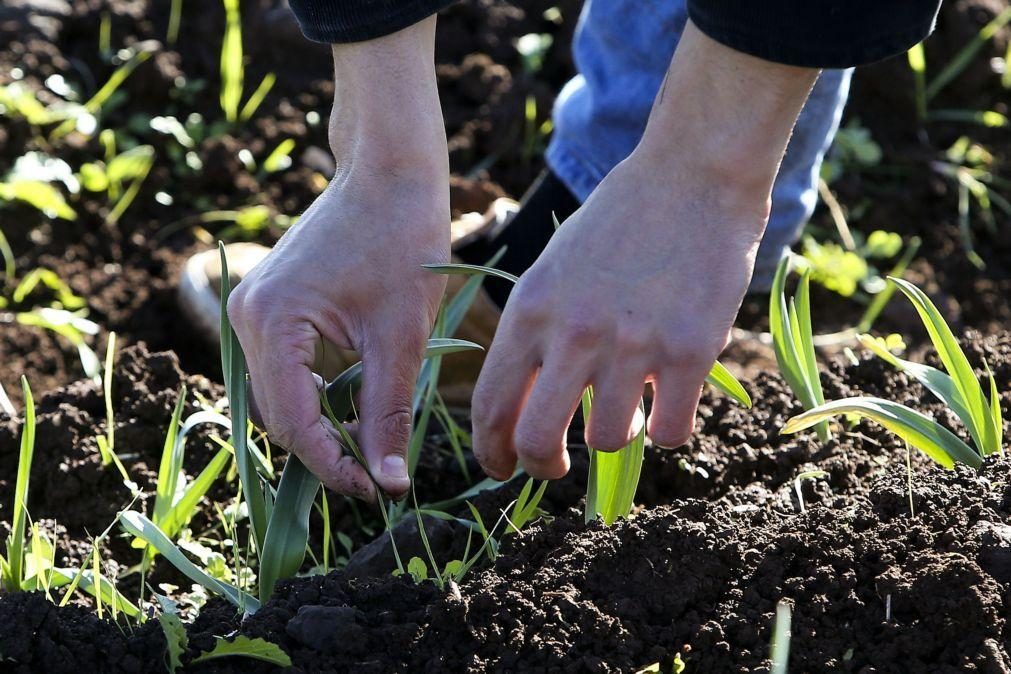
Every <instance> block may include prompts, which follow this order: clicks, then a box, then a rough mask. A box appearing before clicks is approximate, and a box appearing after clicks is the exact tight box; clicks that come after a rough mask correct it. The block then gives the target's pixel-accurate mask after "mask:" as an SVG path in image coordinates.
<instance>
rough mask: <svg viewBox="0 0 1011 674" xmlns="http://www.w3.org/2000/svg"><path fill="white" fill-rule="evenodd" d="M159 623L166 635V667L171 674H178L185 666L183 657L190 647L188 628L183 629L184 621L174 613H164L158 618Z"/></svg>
mask: <svg viewBox="0 0 1011 674" xmlns="http://www.w3.org/2000/svg"><path fill="white" fill-rule="evenodd" d="M158 623H159V624H160V625H161V630H162V632H164V633H165V657H166V658H167V662H166V663H165V666H166V667H168V670H169V672H170V673H171V674H176V672H177V671H178V670H179V668H180V667H182V666H183V661H182V656H183V654H184V653H185V652H186V648H187V647H188V646H189V641H190V640H189V636H188V635H187V634H186V628H185V627H183V621H182V620H180V619H179V616H177V615H175V614H173V613H162V614H161V615H160V616H158Z"/></svg>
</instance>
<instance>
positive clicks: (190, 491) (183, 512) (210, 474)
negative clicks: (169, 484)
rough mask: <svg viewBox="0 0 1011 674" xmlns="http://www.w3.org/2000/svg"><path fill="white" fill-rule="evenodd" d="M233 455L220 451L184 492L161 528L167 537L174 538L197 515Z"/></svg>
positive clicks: (163, 521) (166, 516)
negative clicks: (200, 504)
mask: <svg viewBox="0 0 1011 674" xmlns="http://www.w3.org/2000/svg"><path fill="white" fill-rule="evenodd" d="M231 456H232V453H231V452H229V451H228V450H227V449H224V448H222V449H219V450H218V452H217V453H216V454H215V455H214V457H213V458H211V460H210V462H209V463H208V464H207V466H205V467H204V469H203V470H202V471H200V474H199V475H197V477H196V479H195V480H193V482H192V483H190V485H189V486H188V487H187V488H186V489H185V490H184V491H183V494H182V496H180V497H179V500H178V501H177V502H176V503H175V504H174V505H173V506H172V508H171V510H169V511H168V512H167V513H166V514H165V517H164V519H163V520H162V522H161V523H160V526H161V528H162V530H163V531H164V532H165V534H166V535H167V536H169V537H170V538H174V537H175V536H176V535H178V533H179V532H180V531H181V530H182V528H183V527H184V526H186V524H187V523H188V522H189V521H190V519H191V518H192V517H193V516H194V515H195V514H196V513H197V505H198V504H199V503H200V499H202V498H203V497H204V496H205V495H206V494H207V492H208V491H210V488H211V486H212V485H213V484H214V481H215V480H217V479H218V476H219V475H221V472H222V471H223V470H224V469H225V466H226V465H228V460H229V459H230V458H231Z"/></svg>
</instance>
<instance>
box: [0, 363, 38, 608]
mask: <svg viewBox="0 0 1011 674" xmlns="http://www.w3.org/2000/svg"><path fill="white" fill-rule="evenodd" d="M21 391H22V393H23V395H24V401H25V421H24V424H23V425H22V427H21V449H20V451H19V452H18V473H17V479H16V481H15V483H14V505H13V511H14V516H13V518H12V521H11V532H10V534H9V535H8V536H7V548H6V551H5V552H6V554H5V555H4V556H3V557H0V579H2V580H3V585H4V587H5V588H6V589H7V591H9V592H12V591H15V590H20V589H21V588H22V586H23V585H24V582H25V575H24V563H25V523H26V522H27V520H28V485H29V481H30V479H31V472H32V458H33V457H34V456H35V399H34V398H33V397H32V389H31V387H30V386H29V385H28V379H27V378H25V377H24V376H22V377H21Z"/></svg>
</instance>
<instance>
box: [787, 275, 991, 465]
mask: <svg viewBox="0 0 1011 674" xmlns="http://www.w3.org/2000/svg"><path fill="white" fill-rule="evenodd" d="M890 280H891V281H892V282H893V283H895V284H896V285H898V287H899V289H900V290H901V291H902V292H903V294H905V295H906V297H907V298H909V300H910V301H911V302H912V303H913V306H914V307H916V311H917V313H919V315H920V319H921V320H922V321H923V324H924V326H925V327H926V328H927V333H928V334H929V335H930V340H931V342H933V344H934V348H935V349H937V353H938V356H939V357H940V359H941V362H942V363H944V367H945V370H947V373H945V372H942V371H941V370H938V369H936V368H933V367H929V366H927V365H921V364H919V363H913V362H911V361H907V360H904V359H901V358H899V357H898V356H895V355H894V354H892V353H891V352H890V351H889V350H888V349H887V348H886V347H885V345H884V344H883V343H881V342H878V341H877V340H874V339H871V338H868V337H866V336H864V337H863V338H862V339H861V341H862V342H863V344H864V345H865V346H867V347H868V348H870V349H871V350H872V351H873V352H874V353H875V354H877V355H878V356H879V357H880V358H882V359H884V360H886V361H888V362H889V363H891V364H892V365H894V366H895V367H897V368H899V369H900V370H903V371H904V372H907V373H908V374H910V375H911V376H913V377H914V378H915V379H917V381H919V382H920V383H921V384H923V386H924V387H925V388H926V389H927V390H928V391H930V392H931V393H933V394H934V396H936V397H937V398H938V399H939V400H941V401H942V402H943V403H944V404H946V405H947V406H948V407H949V408H950V409H951V410H952V411H953V412H955V414H956V415H958V417H959V419H961V420H962V423H963V424H965V426H966V428H967V429H968V430H969V434H970V435H971V436H972V439H973V442H974V443H975V445H976V451H973V450H972V449H970V448H969V446H968V445H966V444H965V443H964V442H962V441H961V440H960V439H959V438H958V437H957V436H956V435H955V434H953V433H952V432H951V431H949V430H948V429H946V428H944V427H943V426H941V425H940V424H938V423H937V422H936V421H934V420H933V419H930V418H929V417H927V416H925V415H923V414H921V413H920V412H917V411H916V410H913V409H910V408H908V407H906V406H904V405H900V404H898V403H894V402H890V401H887V400H882V399H880V398H872V397H863V398H845V399H843V400H836V401H834V402H830V403H826V404H823V405H820V406H818V407H816V408H814V409H811V410H809V411H807V412H805V413H804V414H801V415H799V416H796V417H794V418H792V419H790V420H789V421H788V422H787V423H786V426H785V427H784V428H783V430H782V432H783V433H795V432H797V431H800V430H803V429H805V428H809V427H811V426H812V425H814V424H817V423H823V422H824V421H825V420H826V419H828V418H830V417H832V416H835V415H838V414H850V415H855V416H858V417H867V418H869V419H871V420H873V421H876V422H878V423H879V424H881V425H882V426H884V427H885V428H887V429H888V430H890V431H891V432H893V433H895V434H896V435H898V436H899V437H900V438H902V439H903V440H905V441H906V442H908V443H909V444H911V445H912V446H914V447H916V448H917V449H919V450H920V451H922V452H924V453H925V454H926V455H927V456H929V457H930V458H931V459H933V460H934V461H936V462H937V463H938V464H940V465H941V466H944V467H945V468H953V467H954V465H955V463H964V464H966V465H968V466H971V467H973V468H979V467H980V466H981V465H982V463H983V458H985V457H987V456H989V455H991V454H994V453H997V452H1000V453H1003V451H1004V450H1003V446H1002V439H1003V421H1002V419H1001V409H1000V396H999V393H998V391H997V383H996V381H995V380H994V378H993V373H991V372H990V368H989V366H986V370H987V377H988V379H989V382H990V399H989V400H987V396H986V394H985V393H984V392H983V388H982V386H980V384H979V380H978V379H977V378H976V374H975V372H974V371H973V369H972V366H970V365H969V361H968V359H967V358H966V356H965V353H963V351H962V349H961V347H960V346H959V345H958V341H957V340H956V339H955V336H954V334H952V332H951V328H949V327H948V324H947V323H945V321H944V318H943V317H942V316H941V314H940V312H938V310H937V307H935V306H934V304H933V302H931V301H930V298H928V297H927V296H926V295H925V294H924V293H923V291H921V290H920V289H919V288H917V287H916V286H915V285H913V284H912V283H909V282H908V281H903V280H902V279H896V278H892V279H890ZM984 365H986V363H984Z"/></svg>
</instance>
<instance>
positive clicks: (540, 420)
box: [515, 356, 589, 480]
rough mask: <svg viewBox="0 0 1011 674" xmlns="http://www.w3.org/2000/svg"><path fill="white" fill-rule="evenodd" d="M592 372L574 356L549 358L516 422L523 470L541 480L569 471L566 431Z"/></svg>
mask: <svg viewBox="0 0 1011 674" xmlns="http://www.w3.org/2000/svg"><path fill="white" fill-rule="evenodd" d="M588 379H589V375H588V374H585V373H584V371H583V369H582V368H578V367H573V362H572V359H570V358H564V357H561V356H551V357H549V358H548V359H546V361H545V363H544V366H542V367H541V370H540V372H539V373H538V375H537V381H536V382H535V383H534V385H533V389H532V390H531V391H530V396H529V398H527V401H526V404H525V405H524V406H523V412H522V413H521V414H520V418H519V423H518V424H517V425H516V432H515V446H516V453H517V456H518V457H519V460H520V463H521V464H522V465H523V468H524V470H526V472H527V473H529V474H530V476H531V477H534V478H537V479H539V480H554V479H558V478H560V477H563V476H564V475H565V474H566V473H568V472H569V452H568V450H567V449H566V447H565V445H566V431H567V430H568V428H569V424H570V423H571V422H572V415H573V414H575V413H576V407H578V406H579V401H580V399H581V397H582V395H583V390H584V389H585V388H586V385H587V382H588Z"/></svg>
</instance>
